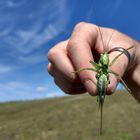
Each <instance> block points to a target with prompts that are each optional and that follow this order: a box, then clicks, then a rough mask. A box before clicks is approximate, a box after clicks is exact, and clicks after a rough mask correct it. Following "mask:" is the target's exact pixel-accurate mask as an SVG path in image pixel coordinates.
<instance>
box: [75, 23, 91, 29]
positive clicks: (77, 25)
mask: <svg viewBox="0 0 140 140" xmlns="http://www.w3.org/2000/svg"><path fill="white" fill-rule="evenodd" d="M87 24H88V23H86V22H79V23H77V24H76V25H75V27H74V29H79V28H83V27H85V26H86V25H87Z"/></svg>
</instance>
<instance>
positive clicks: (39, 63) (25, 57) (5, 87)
mask: <svg viewBox="0 0 140 140" xmlns="http://www.w3.org/2000/svg"><path fill="white" fill-rule="evenodd" d="M139 5H140V1H139V0H129V1H128V0H30V1H29V0H0V102H4V101H14V100H29V99H41V98H47V97H56V96H61V95H64V93H63V92H62V91H61V90H60V89H59V88H58V87H57V86H56V85H55V84H54V83H53V78H52V77H50V76H49V74H48V73H47V64H48V60H47V52H48V50H49V49H50V48H51V47H52V46H53V45H55V44H56V43H57V42H59V41H62V40H65V39H67V38H68V37H69V36H70V33H71V31H72V29H73V27H74V26H75V24H76V23H78V22H80V21H86V22H91V23H96V24H98V25H102V26H108V27H113V28H116V29H118V30H120V31H122V32H124V33H126V34H128V35H130V36H131V37H133V38H135V39H137V40H140V28H139V25H140V16H139V13H140V8H139ZM93 9H94V10H93ZM94 11H96V14H95V12H94Z"/></svg>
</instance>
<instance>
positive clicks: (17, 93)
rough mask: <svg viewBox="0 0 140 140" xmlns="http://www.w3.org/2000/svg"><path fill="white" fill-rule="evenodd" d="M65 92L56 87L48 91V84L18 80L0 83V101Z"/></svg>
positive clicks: (51, 95) (50, 95) (56, 94)
mask: <svg viewBox="0 0 140 140" xmlns="http://www.w3.org/2000/svg"><path fill="white" fill-rule="evenodd" d="M64 95H65V94H64V93H63V92H62V91H60V90H58V89H56V90H54V91H50V89H49V85H44V84H42V85H41V84H40V85H34V86H33V85H32V84H27V83H24V82H20V81H10V82H7V83H0V97H1V98H0V102H3V101H15V100H30V99H41V98H53V97H61V96H64Z"/></svg>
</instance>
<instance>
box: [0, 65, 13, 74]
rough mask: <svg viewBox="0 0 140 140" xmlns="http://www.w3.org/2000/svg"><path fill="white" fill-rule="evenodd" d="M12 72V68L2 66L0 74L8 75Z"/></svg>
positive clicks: (0, 66)
mask: <svg viewBox="0 0 140 140" xmlns="http://www.w3.org/2000/svg"><path fill="white" fill-rule="evenodd" d="M11 71H13V68H12V67H10V66H7V65H2V64H0V73H7V72H11Z"/></svg>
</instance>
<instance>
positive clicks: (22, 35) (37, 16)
mask: <svg viewBox="0 0 140 140" xmlns="http://www.w3.org/2000/svg"><path fill="white" fill-rule="evenodd" d="M19 4H20V5H22V2H19V3H17V2H13V1H8V5H9V6H10V7H14V6H16V5H19ZM26 4H27V3H26ZM46 7H48V9H47V8H46ZM66 11H67V10H66V1H65V0H60V1H59V3H58V2H57V1H56V0H52V1H50V2H49V3H48V1H47V2H44V4H42V8H40V9H39V10H38V11H32V14H31V13H30V12H29V13H28V14H27V16H25V15H24V13H21V14H22V16H23V18H24V20H27V21H29V22H30V20H31V19H30V18H32V22H31V24H29V25H28V26H29V27H28V28H27V29H20V28H18V29H15V26H16V25H17V24H18V23H20V22H21V21H20V17H18V18H16V17H17V16H15V15H11V16H12V17H13V18H16V19H15V20H16V22H15V23H14V24H15V25H14V26H13V28H12V29H13V31H12V32H13V33H14V34H13V33H12V34H8V33H9V31H11V28H9V29H5V30H3V33H2V34H5V35H7V36H5V38H4V42H5V43H6V44H7V46H9V47H10V48H13V49H12V51H17V52H20V53H23V54H28V53H31V52H32V51H34V50H36V49H37V48H40V47H41V46H42V45H43V44H45V43H48V42H49V41H50V40H52V39H54V38H55V37H56V36H57V35H58V34H59V33H61V32H62V31H63V30H64V28H65V26H66V23H67V20H68V16H65V15H66V14H65V12H66ZM36 12H37V13H36ZM9 14H10V13H9ZM14 14H18V13H14ZM31 15H32V16H31ZM9 16H10V15H9ZM22 16H21V18H22ZM3 20H4V21H5V22H6V21H7V18H5V17H4V16H3ZM21 24H22V23H21ZM31 25H32V26H31ZM5 28H7V27H5Z"/></svg>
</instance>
